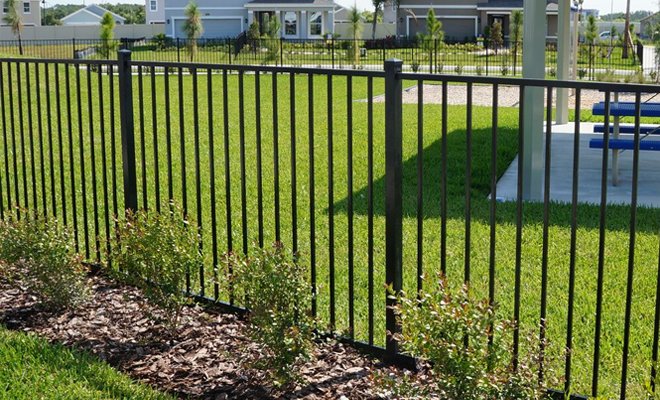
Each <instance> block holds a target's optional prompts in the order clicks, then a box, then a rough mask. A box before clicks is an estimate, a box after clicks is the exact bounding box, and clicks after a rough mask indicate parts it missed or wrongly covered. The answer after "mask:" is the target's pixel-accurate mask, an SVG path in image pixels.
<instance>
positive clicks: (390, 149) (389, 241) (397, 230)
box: [385, 59, 403, 358]
mask: <svg viewBox="0 0 660 400" xmlns="http://www.w3.org/2000/svg"><path fill="white" fill-rule="evenodd" d="M402 69H403V61H401V60H397V59H390V60H387V61H385V281H386V283H387V286H388V287H389V288H391V289H392V290H393V291H394V293H395V294H397V295H398V293H399V292H400V291H401V289H402V285H403V266H402V264H403V256H402V254H403V233H402V232H403V225H402V203H403V191H402V190H403V189H402V186H403V150H402V148H403V139H402V138H403V133H402V132H403V125H402V112H403V111H402V110H403V107H402V105H401V104H402V96H403V89H402V83H401V77H400V76H399V74H400V73H401V71H402ZM386 305H387V309H386V314H385V315H386V322H385V323H386V329H387V343H386V350H387V357H389V358H394V357H395V356H396V355H397V353H398V352H399V346H398V344H397V342H396V340H394V337H393V334H397V333H400V332H401V325H400V324H399V323H397V320H396V316H395V314H394V310H393V309H392V306H394V305H396V298H393V297H391V296H390V295H389V294H388V296H387V300H386Z"/></svg>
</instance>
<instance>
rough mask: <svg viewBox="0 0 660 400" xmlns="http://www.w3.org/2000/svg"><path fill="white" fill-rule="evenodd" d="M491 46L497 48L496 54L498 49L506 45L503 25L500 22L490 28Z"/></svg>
mask: <svg viewBox="0 0 660 400" xmlns="http://www.w3.org/2000/svg"><path fill="white" fill-rule="evenodd" d="M490 44H491V45H492V46H493V47H494V48H495V53H496V54H497V49H498V48H500V47H502V44H504V39H503V37H502V24H500V23H499V22H494V23H493V26H492V27H491V28H490Z"/></svg>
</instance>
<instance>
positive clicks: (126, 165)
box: [118, 50, 138, 211]
mask: <svg viewBox="0 0 660 400" xmlns="http://www.w3.org/2000/svg"><path fill="white" fill-rule="evenodd" d="M118 60H119V118H120V120H121V158H122V166H123V173H124V208H125V209H126V211H128V210H133V211H136V210H137V202H138V201H137V173H136V165H135V132H134V129H135V124H134V122H133V77H132V75H131V74H132V71H131V51H130V50H119V52H118Z"/></svg>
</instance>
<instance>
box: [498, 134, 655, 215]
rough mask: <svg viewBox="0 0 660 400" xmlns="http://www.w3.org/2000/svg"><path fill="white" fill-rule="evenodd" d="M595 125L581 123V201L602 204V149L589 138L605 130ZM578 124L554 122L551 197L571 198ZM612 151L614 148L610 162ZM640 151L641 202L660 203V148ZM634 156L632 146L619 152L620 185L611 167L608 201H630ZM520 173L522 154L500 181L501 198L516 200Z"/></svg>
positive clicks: (566, 199)
mask: <svg viewBox="0 0 660 400" xmlns="http://www.w3.org/2000/svg"><path fill="white" fill-rule="evenodd" d="M593 125H594V124H592V123H582V124H580V156H579V178H578V183H579V190H578V201H579V202H581V203H592V204H600V196H601V185H600V181H601V169H602V168H601V167H602V149H590V148H589V140H590V139H592V138H602V134H600V133H597V134H594V133H593ZM574 127H575V125H574V123H570V124H567V125H554V126H553V128H552V156H551V168H550V199H551V200H553V201H557V202H566V203H570V202H571V198H572V185H573V141H574V135H573V131H574ZM544 143H545V141H544ZM544 147H545V146H544ZM544 151H545V149H544ZM544 154H545V153H544ZM611 154H612V153H611V152H610V156H609V159H610V165H611ZM639 154H640V160H639V161H640V162H639V182H638V192H637V204H638V205H639V206H647V207H660V152H658V151H640V152H639ZM632 158H633V152H632V151H631V150H629V151H624V152H622V153H620V154H619V184H618V185H617V186H612V178H611V170H610V168H608V182H607V183H608V184H607V200H608V204H630V196H631V192H632ZM517 176H518V157H516V158H515V159H514V160H513V162H512V163H511V165H509V168H508V169H507V170H506V172H505V173H504V175H503V176H502V177H501V178H500V180H499V182H498V183H497V197H498V199H501V200H502V201H515V199H516V192H517Z"/></svg>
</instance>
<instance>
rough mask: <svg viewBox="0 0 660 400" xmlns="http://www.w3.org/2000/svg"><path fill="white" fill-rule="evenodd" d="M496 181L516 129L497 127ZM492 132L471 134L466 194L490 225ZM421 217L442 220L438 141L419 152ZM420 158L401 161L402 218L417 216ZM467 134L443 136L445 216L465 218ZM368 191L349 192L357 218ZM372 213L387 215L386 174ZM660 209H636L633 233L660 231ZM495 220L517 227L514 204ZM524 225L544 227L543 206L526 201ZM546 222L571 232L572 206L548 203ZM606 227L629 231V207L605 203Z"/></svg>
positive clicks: (581, 214) (514, 149) (379, 180)
mask: <svg viewBox="0 0 660 400" xmlns="http://www.w3.org/2000/svg"><path fill="white" fill-rule="evenodd" d="M497 141H498V142H497V170H496V174H497V177H498V179H499V178H500V177H501V176H502V175H503V174H504V172H505V171H506V169H507V168H508V167H509V165H510V164H511V162H512V161H513V159H514V158H515V156H516V155H517V153H518V131H517V130H516V129H511V128H500V129H499V130H498V137H497ZM491 152H492V136H491V129H490V128H486V129H476V130H474V131H473V133H472V174H471V179H472V182H471V187H470V194H471V200H472V209H471V218H472V220H474V221H478V222H481V223H484V224H488V223H490V200H489V198H488V195H489V193H490V177H491ZM422 157H423V158H422V168H423V174H422V175H423V214H422V215H423V218H424V219H437V218H440V217H441V209H442V208H441V194H442V141H441V140H440V139H438V140H436V141H435V142H433V143H432V144H431V145H429V146H427V147H426V148H424V150H423V155H422ZM418 158H419V157H418V156H417V155H415V156H412V157H410V158H408V159H406V160H404V162H403V216H404V218H416V217H417V168H418V165H417V164H418ZM466 160H467V152H466V134H465V131H464V130H455V131H453V132H451V133H449V134H448V135H447V217H448V218H450V219H464V218H465V178H466V170H467V163H466ZM367 193H368V188H367V187H366V186H364V187H362V188H359V189H357V190H355V191H354V192H353V209H354V212H355V213H356V214H358V215H367V213H368V203H367V199H368V197H367ZM373 198H374V203H373V212H374V215H376V216H384V215H385V176H380V177H376V178H375V180H374V182H373ZM347 206H348V199H347V198H343V199H341V200H339V201H337V202H335V204H334V207H335V213H346V211H347ZM659 220H660V210H658V209H650V208H643V207H640V208H638V210H637V231H640V232H657V231H658V229H660V224H659V222H660V221H659ZM497 222H498V223H500V224H514V225H515V223H516V203H515V202H501V203H497ZM523 223H524V224H542V223H543V204H542V203H540V202H537V203H534V202H526V203H525V204H524V206H523ZM599 223H600V207H599V206H597V205H589V204H580V206H579V209H578V226H579V227H581V228H586V229H598V227H599ZM550 224H551V225H553V226H559V227H566V228H570V226H571V205H570V204H566V203H558V202H552V204H551V208H550ZM607 228H608V229H609V230H617V231H629V228H630V207H629V206H623V205H608V207H607Z"/></svg>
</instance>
